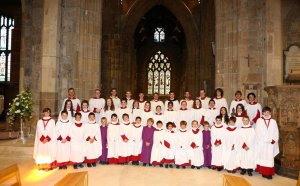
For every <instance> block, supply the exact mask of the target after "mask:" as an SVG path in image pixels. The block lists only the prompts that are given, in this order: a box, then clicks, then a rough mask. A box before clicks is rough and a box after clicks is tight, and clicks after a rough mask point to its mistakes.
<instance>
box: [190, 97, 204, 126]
mask: <svg viewBox="0 0 300 186" xmlns="http://www.w3.org/2000/svg"><path fill="white" fill-rule="evenodd" d="M191 112H192V120H196V121H197V122H198V123H199V124H201V126H202V125H203V123H204V121H205V119H206V118H205V115H206V109H204V108H202V105H201V101H200V100H199V99H196V100H195V101H194V105H193V108H192V110H191Z"/></svg>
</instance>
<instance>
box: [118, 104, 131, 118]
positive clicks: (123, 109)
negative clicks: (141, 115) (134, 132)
mask: <svg viewBox="0 0 300 186" xmlns="http://www.w3.org/2000/svg"><path fill="white" fill-rule="evenodd" d="M116 113H117V115H118V118H119V121H120V123H123V122H124V121H123V114H128V116H129V118H131V110H130V109H129V108H128V107H127V100H126V99H121V107H120V108H118V109H117V110H116Z"/></svg>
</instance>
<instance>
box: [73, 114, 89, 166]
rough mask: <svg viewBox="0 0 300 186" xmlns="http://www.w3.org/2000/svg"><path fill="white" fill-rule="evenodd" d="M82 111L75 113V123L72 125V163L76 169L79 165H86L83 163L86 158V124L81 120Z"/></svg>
mask: <svg viewBox="0 0 300 186" xmlns="http://www.w3.org/2000/svg"><path fill="white" fill-rule="evenodd" d="M81 117H82V116H81V113H79V112H78V113H76V114H75V120H74V123H73V124H72V125H71V129H70V130H71V132H70V133H71V141H70V144H71V152H70V164H73V166H74V169H77V168H78V167H80V168H82V167H84V166H83V165H82V163H83V161H84V158H85V153H86V152H85V139H84V134H85V126H84V125H83V123H82V121H81Z"/></svg>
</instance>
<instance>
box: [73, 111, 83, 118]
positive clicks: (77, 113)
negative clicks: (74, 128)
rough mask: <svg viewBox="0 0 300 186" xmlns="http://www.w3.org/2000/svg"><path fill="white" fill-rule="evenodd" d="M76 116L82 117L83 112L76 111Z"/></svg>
mask: <svg viewBox="0 0 300 186" xmlns="http://www.w3.org/2000/svg"><path fill="white" fill-rule="evenodd" d="M76 116H80V117H82V114H81V113H80V112H76V113H75V115H74V117H75V118H76Z"/></svg>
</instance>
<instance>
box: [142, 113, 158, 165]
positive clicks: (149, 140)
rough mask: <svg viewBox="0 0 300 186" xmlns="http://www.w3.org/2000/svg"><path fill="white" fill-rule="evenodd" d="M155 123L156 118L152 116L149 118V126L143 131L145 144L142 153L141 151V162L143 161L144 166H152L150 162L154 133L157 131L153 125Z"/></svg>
mask: <svg viewBox="0 0 300 186" xmlns="http://www.w3.org/2000/svg"><path fill="white" fill-rule="evenodd" d="M153 123H154V120H153V119H152V118H149V119H148V120H147V126H145V127H144V128H143V133H142V140H143V146H142V153H141V162H143V166H146V165H147V164H148V165H149V166H151V164H150V159H151V150H152V146H153V134H154V131H155V128H154V127H153V126H152V125H153Z"/></svg>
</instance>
